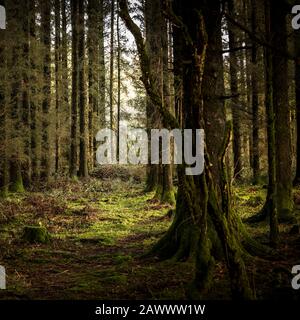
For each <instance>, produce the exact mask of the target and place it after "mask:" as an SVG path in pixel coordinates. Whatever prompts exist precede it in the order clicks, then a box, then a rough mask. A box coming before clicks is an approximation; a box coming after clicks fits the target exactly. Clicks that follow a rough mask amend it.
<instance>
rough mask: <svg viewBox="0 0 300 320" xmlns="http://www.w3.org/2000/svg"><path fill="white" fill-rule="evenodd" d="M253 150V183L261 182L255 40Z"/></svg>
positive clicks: (254, 12)
mask: <svg viewBox="0 0 300 320" xmlns="http://www.w3.org/2000/svg"><path fill="white" fill-rule="evenodd" d="M256 1H257V0H251V5H252V13H251V22H252V32H253V33H254V34H256V33H257V24H258V21H257V2H256ZM251 63H252V77H251V84H252V130H253V131H252V143H253V147H252V151H253V183H254V184H257V183H258V182H259V175H260V167H259V114H258V112H259V104H258V75H257V72H258V63H257V44H256V42H255V41H253V43H252V56H251Z"/></svg>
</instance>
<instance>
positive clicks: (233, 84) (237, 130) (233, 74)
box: [228, 0, 242, 179]
mask: <svg viewBox="0 0 300 320" xmlns="http://www.w3.org/2000/svg"><path fill="white" fill-rule="evenodd" d="M228 10H229V13H230V14H231V15H232V16H235V7H234V1H233V0H229V1H228ZM228 34H229V49H230V50H231V52H230V88H231V95H232V97H233V98H232V107H231V110H232V120H233V144H232V145H233V158H234V177H235V178H236V179H239V178H240V177H241V171H242V154H241V123H240V122H241V119H240V112H239V107H240V102H239V98H238V95H239V91H238V78H237V74H238V73H237V70H238V69H237V68H238V59H237V55H236V51H235V50H234V49H235V48H236V33H235V30H234V27H233V26H232V24H231V23H229V25H228Z"/></svg>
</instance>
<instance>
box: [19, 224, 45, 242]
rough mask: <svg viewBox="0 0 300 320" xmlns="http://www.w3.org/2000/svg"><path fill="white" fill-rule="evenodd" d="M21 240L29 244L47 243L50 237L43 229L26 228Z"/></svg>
mask: <svg viewBox="0 0 300 320" xmlns="http://www.w3.org/2000/svg"><path fill="white" fill-rule="evenodd" d="M22 239H23V240H24V241H26V242H29V243H49V242H50V240H51V236H50V234H49V232H48V231H47V229H46V228H45V227H42V226H26V227H24V230H23V235H22Z"/></svg>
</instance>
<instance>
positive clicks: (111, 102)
mask: <svg viewBox="0 0 300 320" xmlns="http://www.w3.org/2000/svg"><path fill="white" fill-rule="evenodd" d="M114 34H115V0H112V1H111V13H110V76H109V81H110V82H109V108H110V109H109V112H110V114H109V120H110V129H111V130H113V129H114V94H113V92H114V55H115V48H114Z"/></svg>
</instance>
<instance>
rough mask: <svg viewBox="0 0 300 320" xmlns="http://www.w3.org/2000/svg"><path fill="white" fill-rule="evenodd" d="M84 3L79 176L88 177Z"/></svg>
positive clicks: (80, 28)
mask: <svg viewBox="0 0 300 320" xmlns="http://www.w3.org/2000/svg"><path fill="white" fill-rule="evenodd" d="M84 11H85V10H84V2H83V1H79V10H78V14H79V19H78V63H79V66H78V69H79V75H78V77H79V78H78V93H79V132H80V137H79V176H80V177H83V178H86V177H88V175H89V174H88V142H87V140H88V139H87V126H86V125H87V110H86V85H85V34H84V26H85V23H84Z"/></svg>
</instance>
